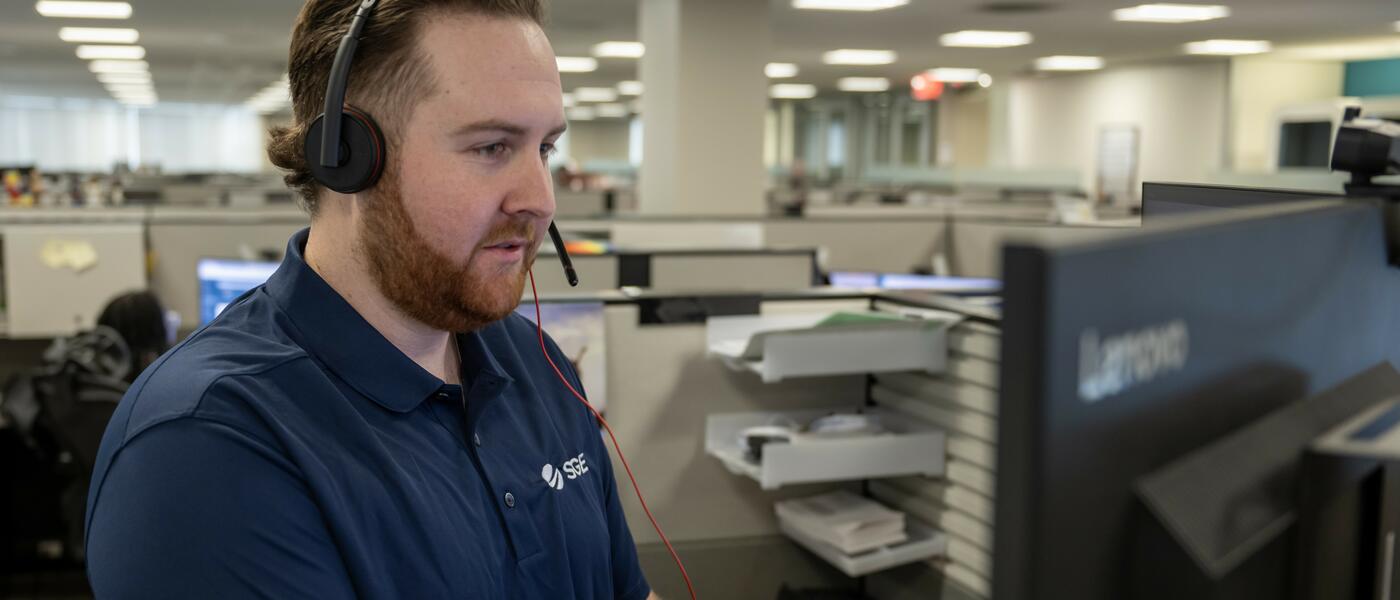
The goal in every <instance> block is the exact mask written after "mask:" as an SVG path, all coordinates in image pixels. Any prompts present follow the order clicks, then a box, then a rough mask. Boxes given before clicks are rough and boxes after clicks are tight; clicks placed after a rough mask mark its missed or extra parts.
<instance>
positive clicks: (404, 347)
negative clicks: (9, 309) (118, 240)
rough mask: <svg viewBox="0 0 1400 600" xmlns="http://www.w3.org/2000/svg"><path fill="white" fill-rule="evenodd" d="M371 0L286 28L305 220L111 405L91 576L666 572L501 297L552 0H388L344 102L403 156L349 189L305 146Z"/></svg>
mask: <svg viewBox="0 0 1400 600" xmlns="http://www.w3.org/2000/svg"><path fill="white" fill-rule="evenodd" d="M359 4H360V0H311V1H310V2H308V3H307V4H306V6H305V7H304V8H303V9H302V11H301V14H300V16H299V17H298V20H297V23H296V25H295V27H294V29H293V32H292V42H291V56H290V66H289V73H290V79H291V91H292V97H293V104H294V110H295V123H296V124H295V125H294V126H293V127H290V128H286V129H281V130H275V131H274V132H273V136H274V140H273V142H272V144H271V146H270V150H269V155H270V157H271V159H272V160H273V162H274V163H275V164H277V165H278V166H280V167H283V168H284V169H287V170H289V171H290V174H289V175H288V177H287V179H288V183H289V184H291V185H292V186H293V187H295V188H296V189H298V190H299V191H300V192H301V193H302V195H303V200H304V202H305V204H306V206H307V207H308V209H309V211H310V212H311V215H312V218H311V227H310V229H309V231H302V232H299V233H297V234H296V235H295V236H293V237H292V239H291V241H290V242H289V244H288V248H287V256H286V259H285V260H284V261H283V263H282V266H281V267H280V268H279V270H278V271H277V273H276V274H275V275H273V276H272V278H271V279H270V280H269V281H268V282H267V284H266V285H265V286H262V287H260V288H257V289H255V290H253V291H252V292H250V293H249V294H246V295H245V296H244V297H243V298H242V299H240V300H239V301H237V302H236V303H234V304H233V305H232V306H230V307H229V308H228V309H227V310H226V311H225V312H224V313H223V314H222V315H221V316H220V317H219V319H217V320H216V321H215V322H214V323H212V324H210V325H209V326H208V327H206V328H204V329H203V330H201V331H199V332H198V333H196V334H195V335H193V336H192V337H191V338H190V339H189V340H187V341H185V342H184V343H183V344H181V345H180V346H178V347H177V348H175V349H174V350H173V351H171V352H170V353H168V354H166V355H165V356H164V357H162V358H161V359H160V360H159V361H157V362H156V363H155V364H154V365H152V367H151V368H150V369H149V370H148V371H147V372H146V373H145V374H143V375H142V376H141V378H140V379H138V380H137V382H136V383H135V385H134V386H133V387H132V389H131V391H130V392H129V393H128V394H127V396H126V398H125V399H124V400H123V401H122V404H121V406H120V408H119V409H118V411H117V414H116V415H115V416H114V418H113V419H112V423H111V425H110V426H109V428H108V431H107V435H106V437H105V438H104V440H103V447H102V452H101V456H100V457H99V459H98V464H97V466H96V469H95V473H94V477H93V485H92V491H91V493H90V497H89V501H88V506H89V508H88V534H87V535H88V540H87V541H88V571H89V575H90V578H91V582H92V586H93V589H94V591H95V592H96V593H97V596H98V597H99V598H143V599H145V598H195V597H198V598H212V597H229V598H249V597H262V598H312V597H315V598H323V599H329V598H351V597H364V598H414V599H417V598H492V599H495V598H502V599H535V598H538V599H546V598H547V599H560V598H589V599H602V598H608V599H612V598H618V599H624V600H642V599H644V598H648V597H654V596H652V595H651V592H650V588H649V586H648V584H647V582H646V580H645V579H644V577H643V575H642V573H641V571H640V568H639V567H638V564H637V557H636V550H635V547H634V546H633V542H632V538H631V534H630V533H629V531H628V528H627V524H626V522H625V521H624V518H623V514H622V510H621V507H620V504H619V501H618V500H619V499H618V490H617V487H616V484H615V481H614V479H613V473H612V469H611V465H610V462H609V460H608V456H607V451H606V449H605V448H604V447H603V445H602V440H601V437H600V436H599V433H598V427H597V424H596V422H595V421H594V420H593V418H592V417H591V416H590V415H589V413H588V412H587V409H586V408H585V407H584V406H583V404H582V403H580V402H579V401H578V400H577V399H575V398H574V397H572V396H571V395H570V393H569V392H568V391H567V389H566V387H565V386H564V384H563V382H562V381H560V380H559V378H558V377H556V375H555V374H554V373H553V371H552V370H551V368H550V367H549V365H548V363H547V362H546V360H545V356H544V353H543V349H542V348H541V343H540V341H539V339H538V338H537V337H536V333H535V330H534V328H533V326H532V325H531V324H530V323H529V322H528V321H526V320H525V319H523V318H521V317H519V316H516V315H514V314H513V312H512V311H513V310H514V309H515V308H516V306H517V305H518V303H519V300H520V297H521V292H522V286H523V285H524V280H525V277H526V272H527V270H528V269H529V267H530V265H531V264H532V262H533V261H534V259H535V253H536V250H537V248H538V247H539V244H540V242H541V240H542V239H543V238H544V237H545V232H546V228H547V226H548V224H549V222H550V219H551V218H552V216H553V213H554V199H553V192H552V190H551V187H550V180H549V171H548V169H547V166H546V158H547V155H548V154H549V152H550V151H551V150H552V148H553V144H554V142H555V140H556V139H557V138H558V137H559V136H560V135H561V134H562V133H563V131H564V118H563V109H562V101H561V93H560V84H559V75H558V72H557V70H556V68H555V63H554V53H553V50H552V49H551V48H550V45H549V42H548V40H547V39H546V38H545V35H544V32H543V30H542V29H541V27H540V21H541V18H542V16H541V13H542V7H541V6H540V5H539V3H538V0H381V1H380V2H379V5H378V6H377V7H376V8H375V9H374V12H373V15H372V16H371V17H370V19H369V21H368V25H367V26H366V28H365V30H364V34H363V36H362V37H361V41H360V44H359V49H358V51H357V53H356V55H355V61H354V68H353V71H352V73H351V75H350V79H349V91H348V96H347V99H346V102H347V104H349V105H353V106H356V107H358V108H360V109H362V110H364V111H365V112H367V113H369V114H370V115H373V116H374V117H375V118H376V119H377V120H378V122H379V125H380V126H382V127H383V129H384V133H385V138H386V142H387V145H388V146H387V147H388V150H389V152H388V157H389V158H388V161H387V167H386V171H385V174H384V176H383V177H382V178H381V179H380V180H379V181H378V183H377V184H375V185H374V186H372V187H371V188H370V189H368V190H366V191H364V192H360V193H356V194H350V195H345V194H339V193H336V192H333V191H330V190H329V189H325V188H322V187H321V186H319V185H318V184H316V183H315V182H314V181H313V180H312V178H311V176H310V174H309V172H308V170H307V164H306V162H305V160H304V159H303V157H302V155H301V145H302V141H303V137H304V135H305V131H306V129H307V127H308V126H309V124H310V123H311V122H312V121H313V120H314V119H315V117H316V116H317V114H319V113H320V111H321V106H322V103H323V102H324V95H325V88H326V82H327V80H328V77H329V72H330V66H331V64H332V61H333V56H334V52H335V50H336V47H337V45H338V44H339V41H340V38H341V37H342V36H343V35H344V33H345V31H346V28H347V27H348V24H349V23H350V21H351V17H352V15H353V13H354V11H355V9H356V8H357V7H358V5H359ZM549 352H550V353H551V356H553V361H554V362H555V363H556V364H559V365H567V363H568V361H567V360H564V357H563V356H562V354H561V353H560V352H559V350H558V348H557V347H555V346H553V344H552V343H550V346H549ZM563 368H565V369H567V368H568V367H567V366H564V367H563ZM566 372H567V373H568V376H569V377H570V378H571V383H572V384H573V385H574V386H576V387H577V386H578V385H579V383H578V380H577V376H576V375H575V374H574V373H573V372H572V371H566ZM561 470H562V471H563V472H565V473H567V477H559V476H556V475H555V473H557V472H558V471H561Z"/></svg>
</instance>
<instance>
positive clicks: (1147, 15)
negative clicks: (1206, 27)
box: [1113, 4, 1230, 23]
mask: <svg viewBox="0 0 1400 600" xmlns="http://www.w3.org/2000/svg"><path fill="white" fill-rule="evenodd" d="M1228 16H1230V7H1228V6H1222V5H1219V4H1139V5H1137V6H1134V7H1132V8H1120V9H1118V10H1115V11H1113V19H1114V20H1115V21H1135V22H1139V23H1194V22H1197V21H1210V20H1212V19H1223V18H1225V17H1228Z"/></svg>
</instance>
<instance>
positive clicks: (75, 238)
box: [0, 223, 146, 339]
mask: <svg viewBox="0 0 1400 600" xmlns="http://www.w3.org/2000/svg"><path fill="white" fill-rule="evenodd" d="M0 238H3V251H4V259H5V263H4V264H5V268H4V271H5V272H4V285H5V287H4V292H5V293H4V300H5V304H4V317H5V329H4V330H5V335H7V336H8V337H10V338H16V339H32V338H53V337H57V336H65V335H71V334H73V333H77V332H78V331H80V330H83V329H88V328H91V327H92V326H93V325H95V324H96V322H97V317H98V315H99V313H100V312H101V310H102V308H103V306H105V305H106V303H107V302H108V301H109V300H111V299H112V298H113V297H115V296H117V295H119V294H122V293H125V292H130V291H136V290H141V289H144V288H145V287H146V265H145V250H144V241H143V237H142V229H141V225H140V223H76V224H58V223H56V224H23V225H20V224H10V225H5V226H3V227H0Z"/></svg>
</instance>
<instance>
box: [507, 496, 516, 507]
mask: <svg viewBox="0 0 1400 600" xmlns="http://www.w3.org/2000/svg"><path fill="white" fill-rule="evenodd" d="M506 508H515V494H512V493H510V492H506Z"/></svg>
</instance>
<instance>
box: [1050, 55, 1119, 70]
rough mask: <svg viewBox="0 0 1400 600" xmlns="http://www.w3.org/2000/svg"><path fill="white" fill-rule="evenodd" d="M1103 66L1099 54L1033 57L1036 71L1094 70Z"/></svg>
mask: <svg viewBox="0 0 1400 600" xmlns="http://www.w3.org/2000/svg"><path fill="white" fill-rule="evenodd" d="M1102 68H1103V58H1102V57H1099V56H1063V55H1061V56H1042V57H1040V58H1037V59H1035V69H1036V70H1037V71H1096V70H1098V69H1102Z"/></svg>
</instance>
